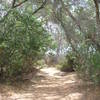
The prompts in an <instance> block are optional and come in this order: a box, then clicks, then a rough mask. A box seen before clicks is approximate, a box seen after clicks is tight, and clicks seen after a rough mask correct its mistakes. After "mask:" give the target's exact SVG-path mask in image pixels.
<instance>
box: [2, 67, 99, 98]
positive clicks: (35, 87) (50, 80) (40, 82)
mask: <svg viewBox="0 0 100 100" xmlns="http://www.w3.org/2000/svg"><path fill="white" fill-rule="evenodd" d="M97 89H98V88H97ZM97 89H94V87H93V86H92V85H88V84H84V83H83V82H82V81H81V80H80V79H78V78H77V76H76V74H75V73H62V72H60V71H58V70H57V69H55V68H44V69H42V70H41V72H40V73H38V74H37V76H35V77H33V78H32V80H31V82H29V83H24V84H23V85H19V86H17V87H16V88H15V87H13V86H5V85H1V90H0V100H100V96H99V95H100V94H99V93H100V92H98V91H99V90H100V89H99V90H97Z"/></svg>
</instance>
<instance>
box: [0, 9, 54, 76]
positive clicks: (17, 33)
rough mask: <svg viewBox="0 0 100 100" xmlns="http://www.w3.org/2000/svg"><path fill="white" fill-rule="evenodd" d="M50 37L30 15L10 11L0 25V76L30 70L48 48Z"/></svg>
mask: <svg viewBox="0 0 100 100" xmlns="http://www.w3.org/2000/svg"><path fill="white" fill-rule="evenodd" d="M51 40H52V39H51V37H50V35H49V34H48V33H47V32H46V30H45V29H44V28H43V26H42V22H40V21H38V20H37V19H36V18H35V17H34V16H33V15H32V14H30V13H28V12H23V13H21V12H19V11H18V10H14V11H12V12H11V13H10V14H9V16H7V18H6V19H5V21H4V22H3V23H1V24H0V69H1V70H0V74H1V75H2V77H11V76H16V75H18V74H21V73H23V72H26V71H28V70H31V69H32V67H33V66H32V64H33V63H34V61H36V60H38V59H40V58H41V57H42V56H43V55H44V53H45V51H46V50H47V49H48V47H50V42H51Z"/></svg>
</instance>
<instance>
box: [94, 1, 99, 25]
mask: <svg viewBox="0 0 100 100" xmlns="http://www.w3.org/2000/svg"><path fill="white" fill-rule="evenodd" d="M93 1H94V4H95V8H96V22H97V24H100V18H99V17H100V16H99V4H98V1H97V0H93Z"/></svg>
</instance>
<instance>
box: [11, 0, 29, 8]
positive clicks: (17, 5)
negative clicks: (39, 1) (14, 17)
mask: <svg viewBox="0 0 100 100" xmlns="http://www.w3.org/2000/svg"><path fill="white" fill-rule="evenodd" d="M14 1H16V0H14ZM26 1H28V0H24V1H22V2H20V3H19V4H16V5H14V6H13V8H16V7H19V6H21V5H22V4H23V3H25V2H26Z"/></svg>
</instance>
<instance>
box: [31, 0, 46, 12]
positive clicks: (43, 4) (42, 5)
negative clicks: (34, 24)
mask: <svg viewBox="0 0 100 100" xmlns="http://www.w3.org/2000/svg"><path fill="white" fill-rule="evenodd" d="M46 2H47V0H44V1H43V2H42V4H41V6H40V7H39V8H37V9H36V10H35V11H34V12H33V14H35V13H37V12H38V11H39V10H41V9H43V8H44V6H45V5H46Z"/></svg>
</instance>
